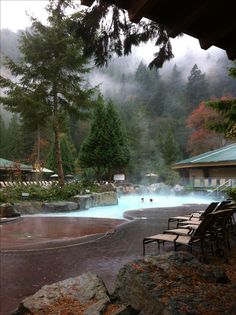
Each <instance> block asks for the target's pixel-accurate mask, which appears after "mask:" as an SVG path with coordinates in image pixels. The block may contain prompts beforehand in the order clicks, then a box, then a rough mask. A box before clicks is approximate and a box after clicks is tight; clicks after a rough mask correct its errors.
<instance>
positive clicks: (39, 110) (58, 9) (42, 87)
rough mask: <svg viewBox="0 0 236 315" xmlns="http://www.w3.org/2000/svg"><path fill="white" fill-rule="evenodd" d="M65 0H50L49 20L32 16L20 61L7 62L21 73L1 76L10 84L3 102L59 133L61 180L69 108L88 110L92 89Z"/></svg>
mask: <svg viewBox="0 0 236 315" xmlns="http://www.w3.org/2000/svg"><path fill="white" fill-rule="evenodd" d="M65 5H66V3H65V2H63V1H59V0H58V1H57V2H55V1H52V0H51V1H50V5H49V7H48V12H49V17H48V22H49V25H47V26H45V25H43V24H42V23H41V22H39V21H37V20H36V19H32V20H33V23H32V28H31V30H30V31H26V32H24V33H23V35H22V37H21V40H20V51H21V53H22V58H21V61H20V62H19V63H15V62H13V61H12V60H10V59H8V61H7V63H6V65H7V67H8V68H9V69H10V70H11V72H12V74H13V75H15V76H19V77H20V78H19V81H18V82H17V83H14V82H12V81H10V80H7V79H5V78H3V77H1V81H0V83H1V87H4V88H8V90H7V95H6V96H5V97H1V101H2V103H3V104H4V105H5V106H7V108H8V109H9V110H11V111H13V112H19V113H20V114H21V117H23V118H25V120H27V118H28V117H30V122H31V125H32V126H35V127H36V129H37V128H38V126H42V125H45V124H46V123H50V124H51V126H52V128H53V131H54V138H55V150H56V156H57V169H58V175H59V181H60V183H61V184H62V185H63V183H64V176H63V168H62V160H61V148H60V129H61V125H60V122H61V118H62V117H63V116H64V115H65V113H68V112H69V114H71V115H78V116H79V115H81V116H85V115H87V114H88V108H89V107H90V105H91V102H89V101H88V100H89V97H90V95H91V92H92V90H91V89H85V87H83V86H82V84H83V77H82V75H83V74H84V73H86V72H88V69H87V68H86V67H85V65H86V64H87V60H86V59H85V58H84V57H83V56H82V55H83V52H82V50H83V47H82V44H81V41H78V40H76V39H75V38H74V37H73V36H72V34H71V32H70V31H69V26H68V18H67V17H66V16H65V15H64V11H63V9H64V6H65Z"/></svg>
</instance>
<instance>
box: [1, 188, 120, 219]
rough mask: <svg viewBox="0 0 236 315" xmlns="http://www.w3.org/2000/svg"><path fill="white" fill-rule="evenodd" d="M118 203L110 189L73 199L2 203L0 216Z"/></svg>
mask: <svg viewBox="0 0 236 315" xmlns="http://www.w3.org/2000/svg"><path fill="white" fill-rule="evenodd" d="M116 204H118V198H117V193H116V192H114V191H108V192H103V193H91V194H87V195H77V196H74V197H73V198H71V201H53V202H40V201H22V202H20V203H15V204H13V205H10V204H5V205H4V204H2V205H0V211H1V212H0V216H2V217H3V216H4V215H5V216H7V213H9V216H10V214H11V213H13V212H14V211H15V212H17V213H19V214H36V213H49V212H70V211H75V210H86V209H89V208H91V207H98V206H109V205H116Z"/></svg>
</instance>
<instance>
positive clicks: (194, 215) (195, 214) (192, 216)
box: [168, 202, 219, 229]
mask: <svg viewBox="0 0 236 315" xmlns="http://www.w3.org/2000/svg"><path fill="white" fill-rule="evenodd" d="M218 205H219V202H211V203H210V204H209V205H208V206H207V208H206V209H205V210H204V211H203V212H202V213H199V212H193V213H191V214H189V215H184V216H176V217H170V218H169V219H168V229H169V228H170V223H172V222H176V223H177V225H178V223H179V222H181V221H192V220H195V219H196V220H199V218H202V217H204V216H206V215H207V214H209V213H211V212H212V211H213V210H214V209H215V208H216V207H217V206H218Z"/></svg>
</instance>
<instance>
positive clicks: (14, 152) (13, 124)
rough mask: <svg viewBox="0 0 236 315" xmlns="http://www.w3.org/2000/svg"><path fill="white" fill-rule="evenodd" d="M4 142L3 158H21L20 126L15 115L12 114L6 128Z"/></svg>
mask: <svg viewBox="0 0 236 315" xmlns="http://www.w3.org/2000/svg"><path fill="white" fill-rule="evenodd" d="M6 137H7V141H6V143H5V158H6V159H9V160H15V161H19V160H22V158H23V154H22V137H21V126H20V124H19V122H18V118H17V116H16V115H13V116H12V118H11V121H10V123H9V126H8V129H7V135H6Z"/></svg>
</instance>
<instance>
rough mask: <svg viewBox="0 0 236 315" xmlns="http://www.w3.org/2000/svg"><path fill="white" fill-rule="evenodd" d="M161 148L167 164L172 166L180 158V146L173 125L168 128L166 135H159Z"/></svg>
mask: <svg viewBox="0 0 236 315" xmlns="http://www.w3.org/2000/svg"><path fill="white" fill-rule="evenodd" d="M159 148H160V151H161V154H162V158H163V160H164V162H165V165H166V166H168V167H170V166H171V165H172V164H173V163H174V162H176V161H177V160H178V159H179V158H180V151H179V146H178V143H177V142H176V140H175V139H174V134H173V130H172V128H171V127H169V128H168V129H167V134H166V136H165V137H161V136H160V137H159Z"/></svg>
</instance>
